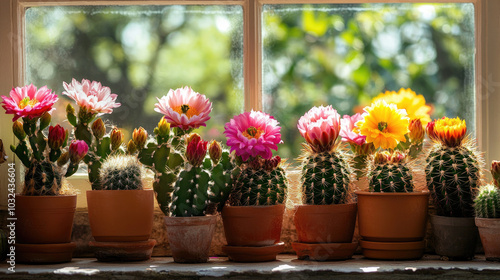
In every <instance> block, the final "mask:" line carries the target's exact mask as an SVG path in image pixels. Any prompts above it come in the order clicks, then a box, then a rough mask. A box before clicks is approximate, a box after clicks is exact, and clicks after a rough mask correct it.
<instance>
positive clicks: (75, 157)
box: [69, 140, 89, 164]
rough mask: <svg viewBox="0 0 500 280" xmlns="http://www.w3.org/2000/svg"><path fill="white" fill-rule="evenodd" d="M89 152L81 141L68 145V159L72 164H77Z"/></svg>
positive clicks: (85, 144)
mask: <svg viewBox="0 0 500 280" xmlns="http://www.w3.org/2000/svg"><path fill="white" fill-rule="evenodd" d="M88 151H89V146H88V145H87V143H85V141H83V140H73V141H71V144H70V145H69V158H70V160H71V162H72V163H73V164H77V163H78V162H80V160H82V158H83V157H85V155H86V154H87V152H88Z"/></svg>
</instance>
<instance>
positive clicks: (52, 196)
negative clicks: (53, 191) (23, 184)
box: [16, 193, 77, 199]
mask: <svg viewBox="0 0 500 280" xmlns="http://www.w3.org/2000/svg"><path fill="white" fill-rule="evenodd" d="M76 196H77V194H76V193H75V194H59V195H24V194H20V193H16V198H18V197H23V198H26V199H34V198H35V197H36V198H38V197H43V198H49V197H51V198H60V197H76ZM32 197H33V198H32Z"/></svg>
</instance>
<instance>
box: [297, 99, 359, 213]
mask: <svg viewBox="0 0 500 280" xmlns="http://www.w3.org/2000/svg"><path fill="white" fill-rule="evenodd" d="M297 127H298V129H299V132H300V134H301V135H302V136H303V137H304V138H305V140H306V142H307V146H305V147H306V149H305V150H304V152H303V155H302V158H303V160H302V198H303V203H305V204H314V205H318V204H342V203H346V202H347V201H348V199H349V194H350V183H351V175H350V174H351V173H352V171H351V167H350V158H349V157H348V156H347V154H346V153H345V152H343V151H342V150H341V149H339V141H337V140H338V139H337V138H338V136H339V133H340V130H341V128H340V115H339V114H338V113H337V111H336V110H335V109H333V108H332V106H327V107H323V106H320V107H313V108H312V109H311V110H309V111H308V112H307V113H306V114H305V115H304V116H302V117H301V118H300V119H299V122H298V125H297ZM349 135H351V134H349Z"/></svg>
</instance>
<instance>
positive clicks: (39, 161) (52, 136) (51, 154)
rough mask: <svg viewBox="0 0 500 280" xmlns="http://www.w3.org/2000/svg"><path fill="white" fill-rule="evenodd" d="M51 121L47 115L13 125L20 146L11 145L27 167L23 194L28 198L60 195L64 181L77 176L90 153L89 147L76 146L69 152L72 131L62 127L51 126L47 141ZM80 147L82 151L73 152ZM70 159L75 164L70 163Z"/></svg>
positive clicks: (16, 122)
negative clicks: (74, 175) (76, 173)
mask: <svg viewBox="0 0 500 280" xmlns="http://www.w3.org/2000/svg"><path fill="white" fill-rule="evenodd" d="M50 120H51V116H50V114H49V113H45V114H44V115H42V116H41V117H40V118H34V119H29V118H26V119H23V122H20V121H15V122H14V124H13V128H12V129H13V132H14V135H15V136H16V137H17V139H18V140H19V143H18V144H17V146H14V145H11V146H10V149H11V150H12V152H14V153H15V154H16V156H17V157H18V158H19V159H20V160H21V162H22V163H23V165H24V166H25V167H26V172H25V175H24V182H25V184H24V189H23V191H22V193H23V194H25V195H58V194H60V192H61V187H62V185H61V181H62V177H63V176H64V177H69V176H71V175H73V174H74V173H75V172H76V171H77V169H78V165H79V162H80V160H81V157H83V156H85V154H86V153H87V150H86V147H81V145H79V144H77V143H76V144H75V143H73V142H72V143H71V145H70V147H69V152H68V151H65V149H66V147H67V146H68V131H66V130H65V129H64V128H62V127H61V126H59V125H56V126H50V127H49V134H48V137H46V136H45V135H44V133H43V130H44V129H45V128H47V127H48V126H49V124H50ZM72 145H75V146H72ZM77 146H78V147H80V148H79V149H76V150H75V149H71V147H77ZM82 148H85V149H82ZM77 151H78V155H77ZM70 158H73V159H74V160H71V161H70V160H69V159H70ZM56 162H57V164H55V163H56Z"/></svg>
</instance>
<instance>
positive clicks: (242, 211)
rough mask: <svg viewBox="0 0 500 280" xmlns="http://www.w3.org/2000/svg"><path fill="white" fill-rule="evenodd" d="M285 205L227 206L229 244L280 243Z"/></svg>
mask: <svg viewBox="0 0 500 280" xmlns="http://www.w3.org/2000/svg"><path fill="white" fill-rule="evenodd" d="M284 212H285V205H271V206H225V207H224V208H223V209H222V221H223V223H224V233H225V235H226V240H227V244H228V245H229V246H271V245H274V244H277V243H279V241H280V236H281V226H282V224H283V213H284Z"/></svg>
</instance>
